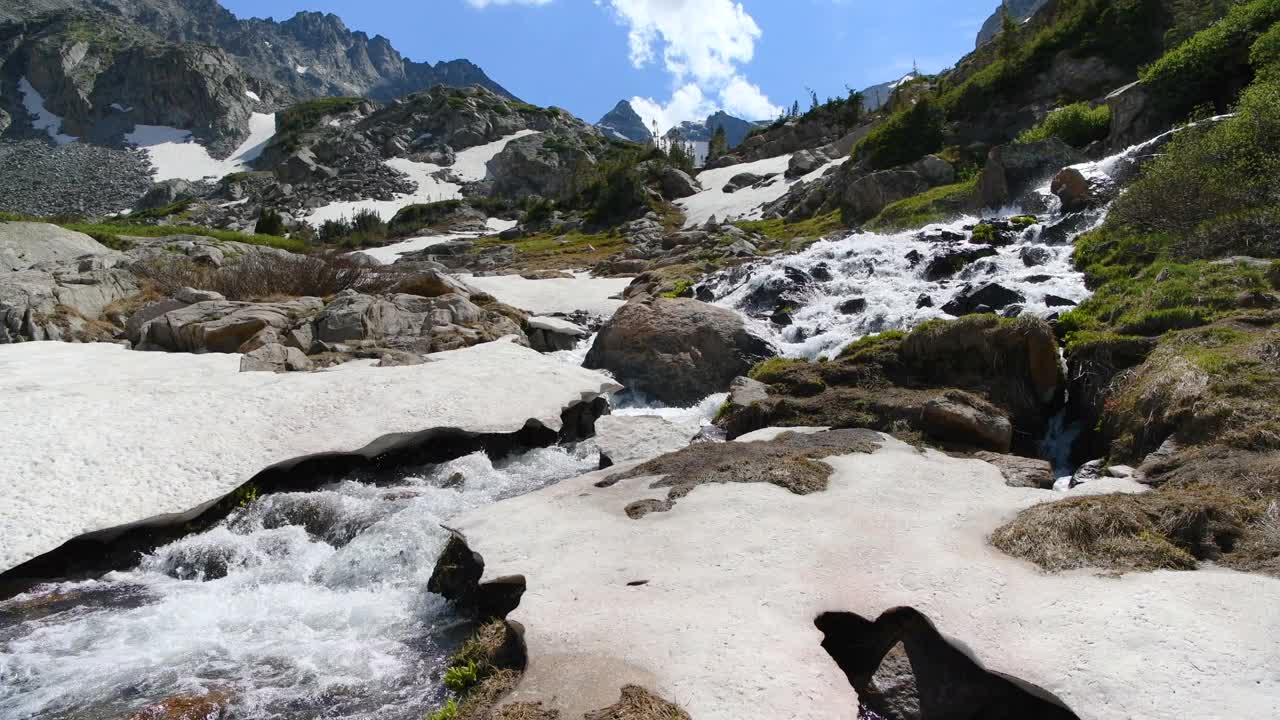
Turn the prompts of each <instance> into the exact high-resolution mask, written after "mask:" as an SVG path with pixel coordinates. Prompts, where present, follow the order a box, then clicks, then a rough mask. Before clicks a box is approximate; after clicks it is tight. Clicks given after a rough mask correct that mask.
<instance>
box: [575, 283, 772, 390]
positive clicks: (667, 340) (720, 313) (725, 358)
mask: <svg viewBox="0 0 1280 720" xmlns="http://www.w3.org/2000/svg"><path fill="white" fill-rule="evenodd" d="M772 355H773V351H772V348H770V346H769V343H767V342H766V341H764V340H763V339H761V338H759V337H756V336H755V335H752V334H751V333H749V332H748V331H747V329H746V327H745V326H744V325H743V321H742V318H741V316H739V315H738V314H737V313H735V312H733V311H731V310H726V309H723V308H718V307H715V306H712V305H708V304H706V303H703V302H699V301H697V300H691V299H686V298H647V299H644V300H634V301H632V302H629V303H627V304H626V305H624V306H622V308H621V309H619V310H618V312H617V314H615V315H614V316H613V319H611V320H610V321H609V322H608V324H606V325H605V326H604V328H602V329H601V330H600V334H599V336H598V337H597V338H596V341H595V344H594V345H592V347H591V351H590V352H589V353H587V358H586V362H585V363H584V366H585V367H587V368H590V369H595V370H608V371H609V372H611V373H613V375H614V377H616V378H617V379H618V380H619V382H622V383H623V384H624V385H626V386H627V387H628V388H629V389H631V390H632V391H635V392H638V393H642V394H644V395H647V396H650V397H652V398H653V399H655V400H657V401H658V402H661V403H664V404H667V405H673V406H677V407H688V406H691V405H693V404H695V403H697V402H698V401H700V400H702V399H703V398H705V397H706V396H708V395H711V394H713V393H717V392H722V391H724V390H725V389H726V388H728V387H729V383H731V382H732V381H733V379H734V378H736V377H738V376H739V375H745V374H746V372H747V371H748V370H749V369H750V368H751V367H752V366H753V365H754V364H755V363H757V362H759V361H761V360H764V359H766V358H768V357H770V356H772Z"/></svg>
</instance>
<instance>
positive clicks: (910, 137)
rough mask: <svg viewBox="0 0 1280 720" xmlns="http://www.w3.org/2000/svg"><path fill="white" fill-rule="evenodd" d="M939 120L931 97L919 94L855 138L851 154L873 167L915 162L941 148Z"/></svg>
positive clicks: (938, 114) (940, 113)
mask: <svg viewBox="0 0 1280 720" xmlns="http://www.w3.org/2000/svg"><path fill="white" fill-rule="evenodd" d="M942 120H943V114H942V112H941V111H940V110H939V109H938V107H937V106H936V105H935V104H934V103H933V101H932V100H930V99H929V98H927V97H925V98H922V99H921V100H920V101H919V102H917V103H916V104H915V105H914V106H912V107H910V108H908V109H906V110H903V111H902V112H899V113H896V114H894V115H893V116H892V117H890V118H889V119H888V120H887V121H885V123H884V124H883V125H880V126H879V127H877V128H876V129H874V130H872V131H871V132H870V133H868V134H867V136H866V137H864V138H862V140H860V141H858V144H857V145H856V146H854V148H853V157H854V159H855V160H858V161H860V162H862V161H865V162H866V163H867V164H868V166H869V167H871V168H874V169H877V170H883V169H886V168H891V167H897V166H898V165H905V164H907V163H910V162H915V161H916V160H919V159H920V158H922V157H924V156H925V155H928V154H929V153H933V152H937V151H939V150H941V149H942V145H943V141H942Z"/></svg>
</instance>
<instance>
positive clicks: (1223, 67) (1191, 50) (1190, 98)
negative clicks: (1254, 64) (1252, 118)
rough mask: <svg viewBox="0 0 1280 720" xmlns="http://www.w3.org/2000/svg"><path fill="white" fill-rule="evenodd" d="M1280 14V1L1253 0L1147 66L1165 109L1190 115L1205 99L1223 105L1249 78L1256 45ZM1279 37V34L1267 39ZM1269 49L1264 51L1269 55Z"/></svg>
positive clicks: (1151, 86)
mask: <svg viewBox="0 0 1280 720" xmlns="http://www.w3.org/2000/svg"><path fill="white" fill-rule="evenodd" d="M1278 20H1280V2H1278V1H1277V0H1251V1H1250V2H1242V3H1239V4H1237V5H1235V6H1234V7H1232V8H1231V9H1230V10H1229V11H1228V12H1227V15H1226V17H1224V18H1223V19H1222V20H1220V21H1218V22H1217V23H1215V24H1213V25H1211V26H1209V27H1208V28H1206V29H1204V30H1202V31H1200V32H1198V33H1196V34H1195V35H1194V36H1192V37H1191V39H1189V40H1187V41H1186V42H1184V43H1182V44H1181V45H1179V46H1178V47H1176V48H1174V49H1173V50H1170V51H1169V52H1167V53H1165V54H1164V55H1163V56H1162V57H1161V58H1160V59H1159V60H1156V61H1155V62H1154V63H1152V64H1151V65H1150V66H1149V67H1147V68H1145V69H1144V70H1143V71H1142V76H1141V77H1142V80H1143V82H1144V83H1146V85H1147V87H1148V88H1149V89H1150V91H1151V94H1152V97H1154V98H1156V100H1157V102H1159V103H1160V104H1161V105H1162V106H1163V107H1164V108H1165V110H1166V111H1168V112H1170V113H1172V114H1174V115H1175V116H1181V115H1185V114H1186V113H1188V112H1190V111H1191V109H1192V108H1194V107H1196V106H1197V105H1200V104H1201V103H1204V102H1216V103H1218V104H1219V105H1220V106H1224V105H1225V104H1226V102H1227V101H1229V100H1230V98H1231V97H1232V96H1233V95H1234V94H1235V91H1236V90H1237V89H1238V88H1239V87H1240V86H1241V85H1242V84H1243V82H1247V80H1248V78H1249V64H1250V60H1251V50H1252V48H1253V46H1254V43H1255V42H1257V41H1258V39H1259V37H1260V36H1261V35H1262V34H1263V33H1264V32H1265V31H1266V30H1267V29H1268V28H1270V27H1271V26H1272V25H1273V24H1274V23H1275V22H1276V21H1278ZM1271 43H1274V39H1272V40H1271V41H1269V43H1268V44H1271ZM1267 52H1268V51H1267V50H1266V49H1265V48H1264V49H1263V50H1261V51H1260V53H1261V54H1263V55H1265V54H1266V53H1267Z"/></svg>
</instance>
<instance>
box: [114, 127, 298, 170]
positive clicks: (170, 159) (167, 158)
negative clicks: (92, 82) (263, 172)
mask: <svg viewBox="0 0 1280 720" xmlns="http://www.w3.org/2000/svg"><path fill="white" fill-rule="evenodd" d="M275 134H276V116H275V115H272V114H268V113H253V115H252V116H250V118H249V137H248V138H247V139H246V140H245V141H244V142H243V143H241V144H240V147H238V148H236V149H235V151H234V152H232V153H231V156H230V157H228V158H227V159H226V160H218V159H216V158H214V157H213V156H211V155H209V151H208V150H207V149H205V147H204V146H203V145H201V144H199V143H197V142H196V141H195V139H194V138H193V137H192V135H191V131H190V130H181V129H178V128H171V127H165V126H163V125H137V126H135V127H134V129H133V132H130V133H127V134H126V135H125V136H124V137H125V140H126V141H128V142H129V143H130V144H132V145H135V146H137V147H139V148H141V149H142V150H143V151H144V152H146V154H147V157H148V158H150V160H151V167H152V179H154V180H155V181H156V182H161V181H164V180H175V179H178V180H205V179H217V178H221V177H225V176H227V175H230V174H232V173H237V172H245V171H247V170H250V169H252V168H251V167H250V163H252V162H253V161H254V160H257V159H258V157H259V156H261V155H262V151H263V149H264V148H266V146H267V142H268V141H270V140H271V138H272V136H274V135H275Z"/></svg>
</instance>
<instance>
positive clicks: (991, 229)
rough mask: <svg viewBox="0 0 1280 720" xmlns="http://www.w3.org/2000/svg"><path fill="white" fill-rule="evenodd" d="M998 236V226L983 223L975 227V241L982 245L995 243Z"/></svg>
mask: <svg viewBox="0 0 1280 720" xmlns="http://www.w3.org/2000/svg"><path fill="white" fill-rule="evenodd" d="M998 239H999V238H998V237H997V233H996V227H995V226H994V225H991V224H990V223H982V224H981V225H978V226H977V227H975V228H974V229H973V242H975V243H979V244H982V245H994V244H995V243H996V240H998Z"/></svg>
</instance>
